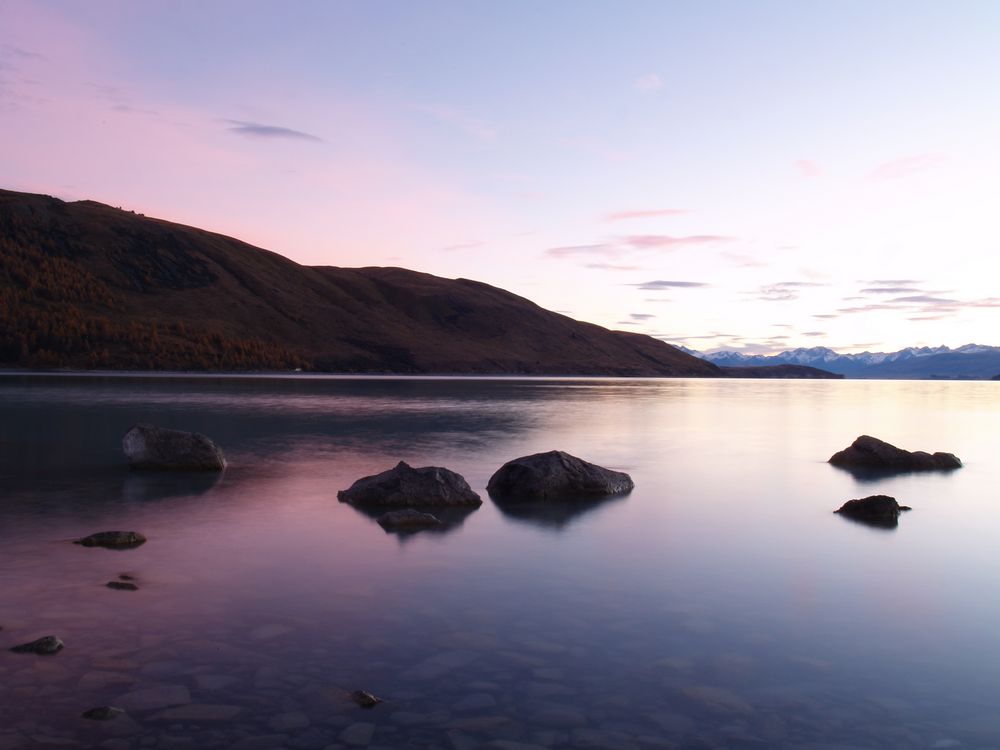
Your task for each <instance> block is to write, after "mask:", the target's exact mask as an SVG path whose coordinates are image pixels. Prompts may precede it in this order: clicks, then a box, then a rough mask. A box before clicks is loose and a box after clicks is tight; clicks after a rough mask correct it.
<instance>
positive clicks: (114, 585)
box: [105, 581, 139, 591]
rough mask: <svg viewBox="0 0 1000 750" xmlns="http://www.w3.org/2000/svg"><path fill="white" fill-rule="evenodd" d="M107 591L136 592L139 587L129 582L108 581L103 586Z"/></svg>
mask: <svg viewBox="0 0 1000 750" xmlns="http://www.w3.org/2000/svg"><path fill="white" fill-rule="evenodd" d="M105 585H106V586H107V587H108V588H109V589H115V590H116V591H138V590H139V587H138V586H136V585H135V584H134V583H131V582H129V581H108V582H107V583H106V584H105Z"/></svg>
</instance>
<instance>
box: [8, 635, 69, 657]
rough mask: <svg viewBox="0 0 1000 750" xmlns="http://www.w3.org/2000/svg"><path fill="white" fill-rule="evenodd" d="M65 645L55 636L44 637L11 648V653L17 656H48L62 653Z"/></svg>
mask: <svg viewBox="0 0 1000 750" xmlns="http://www.w3.org/2000/svg"><path fill="white" fill-rule="evenodd" d="M65 645H66V644H64V643H63V642H62V641H61V640H60V639H59V638H57V637H56V636H54V635H44V636H42V637H41V638H39V639H38V640H35V641H31V642H30V643H22V644H21V645H20V646H14V647H13V648H11V651H13V652H14V653H17V654H42V655H46V656H47V655H49V654H55V653H57V652H59V651H62V649H63V647H64V646H65Z"/></svg>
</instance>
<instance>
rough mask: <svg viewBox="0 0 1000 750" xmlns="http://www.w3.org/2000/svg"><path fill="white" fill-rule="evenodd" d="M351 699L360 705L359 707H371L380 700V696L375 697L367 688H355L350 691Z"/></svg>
mask: <svg viewBox="0 0 1000 750" xmlns="http://www.w3.org/2000/svg"><path fill="white" fill-rule="evenodd" d="M351 700H352V701H354V702H355V703H357V704H358V705H359V706H361V708H371V707H372V706H376V705H378V704H379V703H381V702H382V699H381V698H376V697H375V696H374V695H372V694H371V693H369V692H368V691H367V690H355V691H354V692H353V693H351Z"/></svg>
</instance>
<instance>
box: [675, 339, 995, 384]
mask: <svg viewBox="0 0 1000 750" xmlns="http://www.w3.org/2000/svg"><path fill="white" fill-rule="evenodd" d="M681 348H682V349H683V350H684V351H686V352H688V353H689V354H693V355H694V356H696V357H702V358H703V359H707V360H708V361H710V362H714V363H715V364H717V365H720V366H722V367H753V366H760V365H783V364H791V365H808V366H810V367H819V368H822V369H824V370H829V371H830V372H835V373H838V374H841V375H846V376H848V377H855V378H944V379H962V380H966V379H989V378H992V377H993V376H994V375H997V374H998V373H1000V346H984V345H982V344H965V345H964V346H960V347H958V348H956V349H952V348H950V347H947V346H933V347H932V346H919V347H918V346H911V347H907V348H906V349H900V350H899V351H898V352H861V353H860V354H840V353H838V352H835V351H834V350H833V349H828V348H827V347H825V346H813V347H808V348H799V349H790V350H788V351H785V352H781V353H779V354H774V355H770V356H765V355H761V354H742V353H740V352H734V351H722V352H712V353H709V354H705V353H702V352H697V351H694V350H692V349H686V348H684V347H681Z"/></svg>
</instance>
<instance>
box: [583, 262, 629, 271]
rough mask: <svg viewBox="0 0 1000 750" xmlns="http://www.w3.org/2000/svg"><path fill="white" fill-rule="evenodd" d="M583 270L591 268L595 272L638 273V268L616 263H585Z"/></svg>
mask: <svg viewBox="0 0 1000 750" xmlns="http://www.w3.org/2000/svg"><path fill="white" fill-rule="evenodd" d="M584 267H585V268H592V269H594V270H596V271H640V270H642V269H641V268H640V267H639V266H626V265H621V264H618V263H586V264H584Z"/></svg>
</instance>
